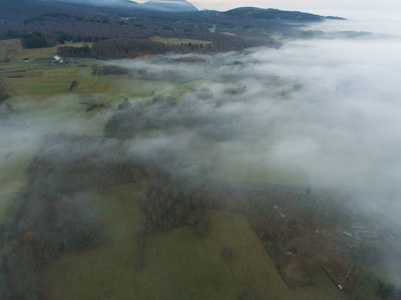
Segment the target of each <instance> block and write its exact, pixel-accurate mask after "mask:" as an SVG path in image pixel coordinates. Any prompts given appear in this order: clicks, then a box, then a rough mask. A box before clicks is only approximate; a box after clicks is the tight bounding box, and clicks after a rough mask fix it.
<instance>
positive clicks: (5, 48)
mask: <svg viewBox="0 0 401 300" xmlns="http://www.w3.org/2000/svg"><path fill="white" fill-rule="evenodd" d="M84 44H85V43H83V42H79V43H72V42H66V43H65V44H62V45H59V44H57V45H56V46H54V47H47V48H36V49H24V48H23V47H22V45H21V40H20V39H9V40H0V61H1V60H4V59H6V58H8V59H9V60H10V61H17V60H23V59H25V58H28V59H44V58H53V57H54V56H55V55H56V54H57V48H58V47H63V46H73V47H82V46H83V45H84ZM86 44H87V45H88V46H89V47H91V46H92V43H86Z"/></svg>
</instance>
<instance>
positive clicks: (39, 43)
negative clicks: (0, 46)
mask: <svg viewBox="0 0 401 300" xmlns="http://www.w3.org/2000/svg"><path fill="white" fill-rule="evenodd" d="M21 44H22V47H24V48H45V47H48V46H49V43H48V42H47V39H46V37H45V36H44V35H43V34H42V33H41V32H38V31H35V32H33V33H32V34H29V33H26V34H24V35H23V36H22V38H21Z"/></svg>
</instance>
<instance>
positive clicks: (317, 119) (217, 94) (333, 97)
mask: <svg viewBox="0 0 401 300" xmlns="http://www.w3.org/2000/svg"><path fill="white" fill-rule="evenodd" d="M400 51H401V40H399V39H397V38H394V39H389V38H375V36H370V37H368V38H358V39H331V40H301V41H299V40H298V41H291V42H287V43H286V44H285V45H284V46H283V47H282V48H281V49H265V48H260V49H255V50H253V51H250V52H247V53H245V54H244V53H242V54H237V53H228V54H220V55H216V56H215V57H207V56H196V57H191V58H189V57H185V58H183V57H172V58H173V61H175V62H173V63H170V64H160V63H157V64H155V63H154V62H149V61H147V60H142V61H131V62H123V63H121V64H124V65H125V66H127V65H128V67H130V68H131V69H133V70H137V71H138V70H146V72H149V73H151V74H153V75H154V76H163V75H160V74H169V79H172V80H174V79H175V80H176V81H181V82H182V83H183V84H185V83H186V82H189V81H193V80H199V89H198V90H197V91H194V92H193V93H189V94H186V95H184V96H183V97H182V98H181V99H180V102H179V103H181V106H178V108H174V109H169V110H168V111H165V114H164V115H163V116H160V114H158V118H178V117H190V118H195V119H199V118H202V117H207V118H209V119H210V120H209V121H208V122H209V123H208V124H201V126H198V128H195V129H194V130H195V131H196V132H197V134H200V135H202V133H204V132H205V131H208V132H217V131H222V130H223V131H224V132H225V133H226V136H225V138H221V139H220V140H219V138H217V140H215V141H214V142H213V143H212V144H211V145H209V146H208V147H206V148H203V149H202V150H199V149H196V148H197V147H198V146H199V145H198V146H196V147H195V146H193V147H190V148H191V149H190V150H189V154H188V155H189V157H191V159H193V160H196V161H197V163H196V164H197V165H198V164H199V163H200V164H210V165H213V166H214V167H215V168H220V170H216V172H217V173H218V174H220V175H221V176H227V178H228V179H237V180H241V181H246V178H247V176H249V178H250V180H252V181H258V182H263V181H264V180H265V179H264V178H263V176H264V175H262V174H265V175H266V177H267V178H271V176H270V175H269V173H271V172H277V173H280V176H279V177H280V178H283V177H287V178H293V177H296V179H294V180H293V179H290V180H288V182H280V180H281V179H277V182H276V183H284V184H285V183H298V184H304V185H311V186H314V187H329V188H336V189H337V188H338V189H352V190H361V191H369V192H375V193H398V192H400V190H399V184H398V182H399V180H400V179H401V171H400V170H401V158H399V153H400V151H401V141H400V139H399V137H398V132H399V131H400V129H401V120H400V119H399V115H400V114H401V102H400V101H399V97H400V96H399V95H401V86H400V85H399V84H398V83H399V81H400V79H401V73H400V71H399V70H401V68H400V67H401V62H400V61H399V59H398V58H397V57H398V54H399V53H400ZM188 61H190V62H188ZM117 64H119V62H117ZM166 93H168V91H166ZM182 103H184V104H185V105H184V106H183V104H182ZM188 103H191V104H190V105H189V104H188ZM149 113H150V112H149ZM163 134H166V133H165V132H164V133H163ZM176 134H177V135H179V134H181V133H178V132H176ZM175 139H177V137H175ZM208 151H210V152H208ZM235 165H238V166H242V167H240V168H243V167H246V169H247V172H248V173H252V170H253V169H254V170H255V173H256V174H260V175H252V174H249V175H244V174H242V175H241V174H240V175H238V176H237V175H236V174H233V173H236V172H237V171H235V169H236V167H235ZM224 168H227V169H226V171H224V170H221V169H224ZM281 173H282V174H281ZM222 174H224V175H222ZM294 174H296V176H294ZM220 175H219V176H220ZM258 176H259V177H260V178H257V177H258Z"/></svg>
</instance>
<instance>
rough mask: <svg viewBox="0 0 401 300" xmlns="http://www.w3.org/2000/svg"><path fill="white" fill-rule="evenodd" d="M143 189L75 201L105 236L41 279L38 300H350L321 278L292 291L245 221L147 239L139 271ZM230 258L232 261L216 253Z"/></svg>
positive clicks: (213, 217)
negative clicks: (244, 298)
mask: <svg viewBox="0 0 401 300" xmlns="http://www.w3.org/2000/svg"><path fill="white" fill-rule="evenodd" d="M140 195H141V193H140V186H138V185H123V186H119V187H114V188H110V189H107V190H104V191H102V192H100V193H98V194H93V193H80V194H77V195H75V198H76V199H79V200H80V201H81V202H82V203H85V205H86V206H91V207H92V208H94V209H95V210H96V212H97V214H98V218H99V220H101V224H102V228H103V230H104V232H105V241H104V242H103V243H102V244H101V245H98V246H95V247H92V248H88V249H84V250H82V251H78V252H74V253H67V254H65V255H63V256H62V257H61V258H59V259H57V260H55V261H54V262H53V263H51V264H50V265H49V266H48V267H46V269H45V270H44V272H43V276H42V290H43V292H44V298H43V299H49V300H58V299H65V300H68V299H71V300H72V299H74V300H75V299H99V300H101V299H238V298H239V297H240V295H241V294H242V293H244V292H246V291H247V292H248V293H251V294H253V295H258V296H259V297H261V298H260V299H319V300H320V299H347V298H345V295H343V294H341V293H340V292H339V291H338V290H337V289H336V287H335V286H334V285H333V284H332V283H331V282H330V280H329V279H328V278H327V277H326V276H325V275H324V274H319V275H318V276H316V277H315V278H312V279H313V282H314V284H315V286H310V287H306V288H300V289H296V290H290V289H289V288H288V287H287V286H286V285H285V283H284V281H283V280H282V278H281V276H280V275H279V273H278V272H277V269H276V267H275V266H274V263H273V261H272V260H271V259H270V257H269V255H268V254H267V252H266V250H265V249H264V247H263V245H262V244H261V242H260V240H259V238H258V237H257V235H256V234H255V233H254V231H253V230H252V228H251V227H250V225H249V223H248V221H247V219H246V218H245V217H244V216H242V215H240V214H236V213H228V212H222V211H207V215H208V217H209V219H210V224H209V227H208V230H207V233H206V236H205V237H204V238H202V237H201V236H200V235H199V233H198V232H197V231H196V230H195V228H194V227H192V226H186V227H182V228H178V229H173V230H168V231H164V232H159V233H155V234H153V235H151V236H149V237H146V238H145V239H144V248H143V249H144V252H143V258H144V266H143V268H142V269H138V268H136V264H137V257H138V256H137V255H138V251H139V244H140V243H139V237H138V232H139V231H140V229H141V226H142V225H141V224H142V222H141V219H142V215H141V212H140V209H139V203H140V201H141V200H140V199H141V196H140ZM225 247H230V248H231V250H232V253H233V255H232V258H231V259H225V258H223V257H222V255H221V253H222V251H223V249H224V248H225Z"/></svg>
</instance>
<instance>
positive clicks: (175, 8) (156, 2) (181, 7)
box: [140, 0, 198, 12]
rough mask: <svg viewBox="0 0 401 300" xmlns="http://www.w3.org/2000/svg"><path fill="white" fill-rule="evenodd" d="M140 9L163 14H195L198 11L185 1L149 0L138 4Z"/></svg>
mask: <svg viewBox="0 0 401 300" xmlns="http://www.w3.org/2000/svg"><path fill="white" fill-rule="evenodd" d="M140 7H141V8H144V9H148V10H155V11H164V12H197V11H198V9H197V8H196V7H195V6H194V5H192V4H191V3H189V2H188V1H185V0H150V1H148V2H146V3H143V4H140Z"/></svg>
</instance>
